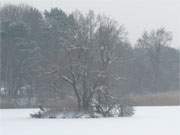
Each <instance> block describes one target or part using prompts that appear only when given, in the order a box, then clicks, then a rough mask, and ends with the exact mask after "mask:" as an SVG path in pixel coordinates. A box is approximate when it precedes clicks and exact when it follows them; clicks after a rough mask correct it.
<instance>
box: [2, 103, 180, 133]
mask: <svg viewBox="0 0 180 135" xmlns="http://www.w3.org/2000/svg"><path fill="white" fill-rule="evenodd" d="M135 110H136V112H135V115H134V116H133V117H129V118H106V119H104V118H101V119H31V118H30V117H29V114H30V113H32V112H33V111H35V110H34V109H2V110H0V134H2V135H115V134H117V135H180V130H179V127H180V126H179V123H180V106H176V107H136V108H135Z"/></svg>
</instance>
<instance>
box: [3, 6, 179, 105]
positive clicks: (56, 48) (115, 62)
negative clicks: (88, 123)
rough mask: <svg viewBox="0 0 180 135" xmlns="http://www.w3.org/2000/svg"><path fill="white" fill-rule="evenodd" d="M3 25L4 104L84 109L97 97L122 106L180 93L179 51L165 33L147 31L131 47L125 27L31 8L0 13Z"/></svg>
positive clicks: (93, 17) (91, 17)
mask: <svg viewBox="0 0 180 135" xmlns="http://www.w3.org/2000/svg"><path fill="white" fill-rule="evenodd" d="M0 23H1V24H0V45H1V49H0V56H1V57H0V58H1V60H0V62H1V65H0V71H1V72H0V73H1V78H0V79H1V82H0V86H1V89H0V96H1V97H2V98H5V97H7V98H13V99H14V98H16V99H18V98H26V99H27V100H28V101H31V99H36V102H37V103H43V102H44V101H46V100H47V99H52V98H53V99H56V98H61V99H65V98H66V97H68V98H70V97H74V98H75V100H76V101H77V104H78V107H79V108H80V107H83V108H86V107H87V106H88V103H89V102H90V100H91V99H92V96H94V95H95V93H96V94H97V95H98V94H102V93H103V94H104V93H105V94H107V93H111V95H113V96H114V97H116V98H122V97H125V96H128V95H131V96H132V95H134V94H136V95H139V94H149V93H151V94H156V93H160V92H168V91H177V90H179V82H180V80H179V79H180V72H179V65H180V60H179V56H180V51H179V50H176V49H174V48H171V47H170V44H171V40H172V35H171V33H170V32H169V31H167V30H165V29H164V28H159V29H157V30H152V31H149V32H147V31H145V32H144V33H143V35H142V37H140V38H139V39H138V40H137V43H136V44H135V45H132V44H131V43H130V42H129V40H128V35H127V31H126V29H125V28H124V26H123V25H120V24H119V23H117V22H116V21H115V20H113V19H111V18H109V17H106V16H104V15H96V14H95V13H94V12H93V11H89V12H88V13H87V14H83V13H81V12H79V11H75V12H72V13H70V14H67V13H65V12H64V11H63V10H61V9H59V8H52V9H51V10H49V11H48V10H45V11H44V12H43V13H42V12H40V11H39V10H38V9H36V8H34V7H31V6H27V5H18V6H15V5H6V6H4V7H1V9H0ZM28 101H27V102H28Z"/></svg>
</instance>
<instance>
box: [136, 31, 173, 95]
mask: <svg viewBox="0 0 180 135" xmlns="http://www.w3.org/2000/svg"><path fill="white" fill-rule="evenodd" d="M171 40H172V35H171V33H170V32H168V31H166V30H165V29H164V28H160V29H158V30H156V31H154V30H153V31H151V32H149V33H148V32H145V33H144V34H143V36H142V38H140V39H139V40H138V43H137V46H138V47H141V48H143V49H146V51H147V54H148V56H149V58H150V61H151V64H152V68H153V83H154V91H155V92H157V91H158V90H159V86H160V85H159V81H160V80H159V79H160V78H159V76H160V63H161V50H162V48H163V47H166V46H168V45H169V44H170V42H171Z"/></svg>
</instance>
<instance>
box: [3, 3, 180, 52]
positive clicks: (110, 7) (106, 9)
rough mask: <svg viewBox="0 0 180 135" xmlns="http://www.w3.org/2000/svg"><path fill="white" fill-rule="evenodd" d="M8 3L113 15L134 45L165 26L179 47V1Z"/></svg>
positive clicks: (174, 43) (175, 45) (174, 44)
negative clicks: (148, 32) (152, 31)
mask: <svg viewBox="0 0 180 135" xmlns="http://www.w3.org/2000/svg"><path fill="white" fill-rule="evenodd" d="M0 2H1V5H3V4H5V3H11V4H12V3H13V4H18V3H27V4H29V5H32V6H34V7H36V8H38V9H40V10H42V11H43V10H44V9H50V8H51V7H59V8H61V9H63V10H64V11H67V12H71V11H74V10H76V9H78V10H80V11H83V12H87V11H88V10H89V9H93V10H94V11H95V12H96V13H101V14H102V13H103V14H105V15H108V16H111V17H112V18H114V19H115V20H117V21H118V22H119V23H120V24H124V26H125V27H126V29H127V31H128V33H129V39H130V41H131V42H132V43H133V44H134V43H135V42H136V40H137V38H138V37H140V36H141V35H142V33H143V31H144V30H151V29H157V28H159V27H165V28H166V29H167V30H168V31H171V32H173V38H174V39H173V42H172V46H173V47H176V48H180V15H179V13H180V0H0Z"/></svg>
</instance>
